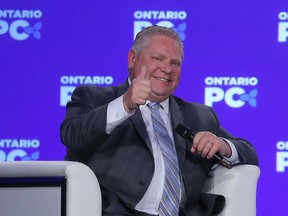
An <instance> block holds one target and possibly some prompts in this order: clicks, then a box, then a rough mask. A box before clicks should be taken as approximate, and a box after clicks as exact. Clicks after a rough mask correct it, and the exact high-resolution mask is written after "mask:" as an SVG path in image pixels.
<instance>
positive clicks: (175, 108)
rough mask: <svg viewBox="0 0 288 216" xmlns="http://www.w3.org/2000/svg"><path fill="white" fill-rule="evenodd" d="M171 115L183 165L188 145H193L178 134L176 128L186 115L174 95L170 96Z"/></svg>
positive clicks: (176, 144)
mask: <svg viewBox="0 0 288 216" xmlns="http://www.w3.org/2000/svg"><path fill="white" fill-rule="evenodd" d="M170 115H171V121H172V129H173V136H174V142H175V146H176V150H177V154H178V160H179V166H180V167H182V165H183V163H184V159H185V156H186V151H187V150H189V149H188V148H187V147H188V146H189V144H190V145H191V142H189V141H188V142H187V140H185V139H184V138H182V137H181V136H180V135H178V134H177V133H176V131H175V128H176V127H177V125H178V124H180V123H181V124H184V116H183V113H182V111H181V108H180V107H179V105H178V104H177V102H176V101H175V99H174V98H173V97H170Z"/></svg>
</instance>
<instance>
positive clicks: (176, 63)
mask: <svg viewBox="0 0 288 216" xmlns="http://www.w3.org/2000/svg"><path fill="white" fill-rule="evenodd" d="M172 64H173V65H175V66H178V67H180V66H181V63H180V62H172Z"/></svg>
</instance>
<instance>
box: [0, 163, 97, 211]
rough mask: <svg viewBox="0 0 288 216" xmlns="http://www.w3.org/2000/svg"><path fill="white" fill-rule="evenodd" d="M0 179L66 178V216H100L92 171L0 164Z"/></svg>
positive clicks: (82, 167) (76, 166)
mask: <svg viewBox="0 0 288 216" xmlns="http://www.w3.org/2000/svg"><path fill="white" fill-rule="evenodd" d="M0 177H1V178H3V177H4V178H8V177H9V178H13V177H66V215H67V216H83V215H85V216H101V215H102V206H101V205H102V204H101V203H102V202H101V192H100V187H99V183H98V180H97V178H96V176H95V174H94V173H93V172H92V170H91V169H90V168H89V167H88V166H86V165H84V164H82V163H79V162H70V161H11V162H0Z"/></svg>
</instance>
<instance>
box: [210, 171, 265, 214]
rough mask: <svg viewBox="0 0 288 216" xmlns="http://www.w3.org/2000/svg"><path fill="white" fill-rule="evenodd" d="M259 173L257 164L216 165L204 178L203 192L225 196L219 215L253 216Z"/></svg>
mask: <svg viewBox="0 0 288 216" xmlns="http://www.w3.org/2000/svg"><path fill="white" fill-rule="evenodd" d="M259 175H260V169H259V167H258V166H253V165H239V166H235V167H233V168H232V169H227V168H225V167H222V166H217V167H215V168H214V169H212V171H211V173H210V175H209V178H208V179H207V180H206V183H205V187H204V192H207V193H213V194H221V195H223V196H225V199H226V204H225V206H224V209H223V211H222V212H221V213H220V214H219V216H244V215H245V216H255V215H256V193H257V183H258V178H259Z"/></svg>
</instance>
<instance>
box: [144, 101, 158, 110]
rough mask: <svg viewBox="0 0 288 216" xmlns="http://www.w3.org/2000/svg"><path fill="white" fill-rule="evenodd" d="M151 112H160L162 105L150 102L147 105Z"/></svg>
mask: <svg viewBox="0 0 288 216" xmlns="http://www.w3.org/2000/svg"><path fill="white" fill-rule="evenodd" d="M147 106H148V107H149V109H150V110H158V109H159V108H160V106H161V105H160V103H158V102H150V103H148V104H147Z"/></svg>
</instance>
